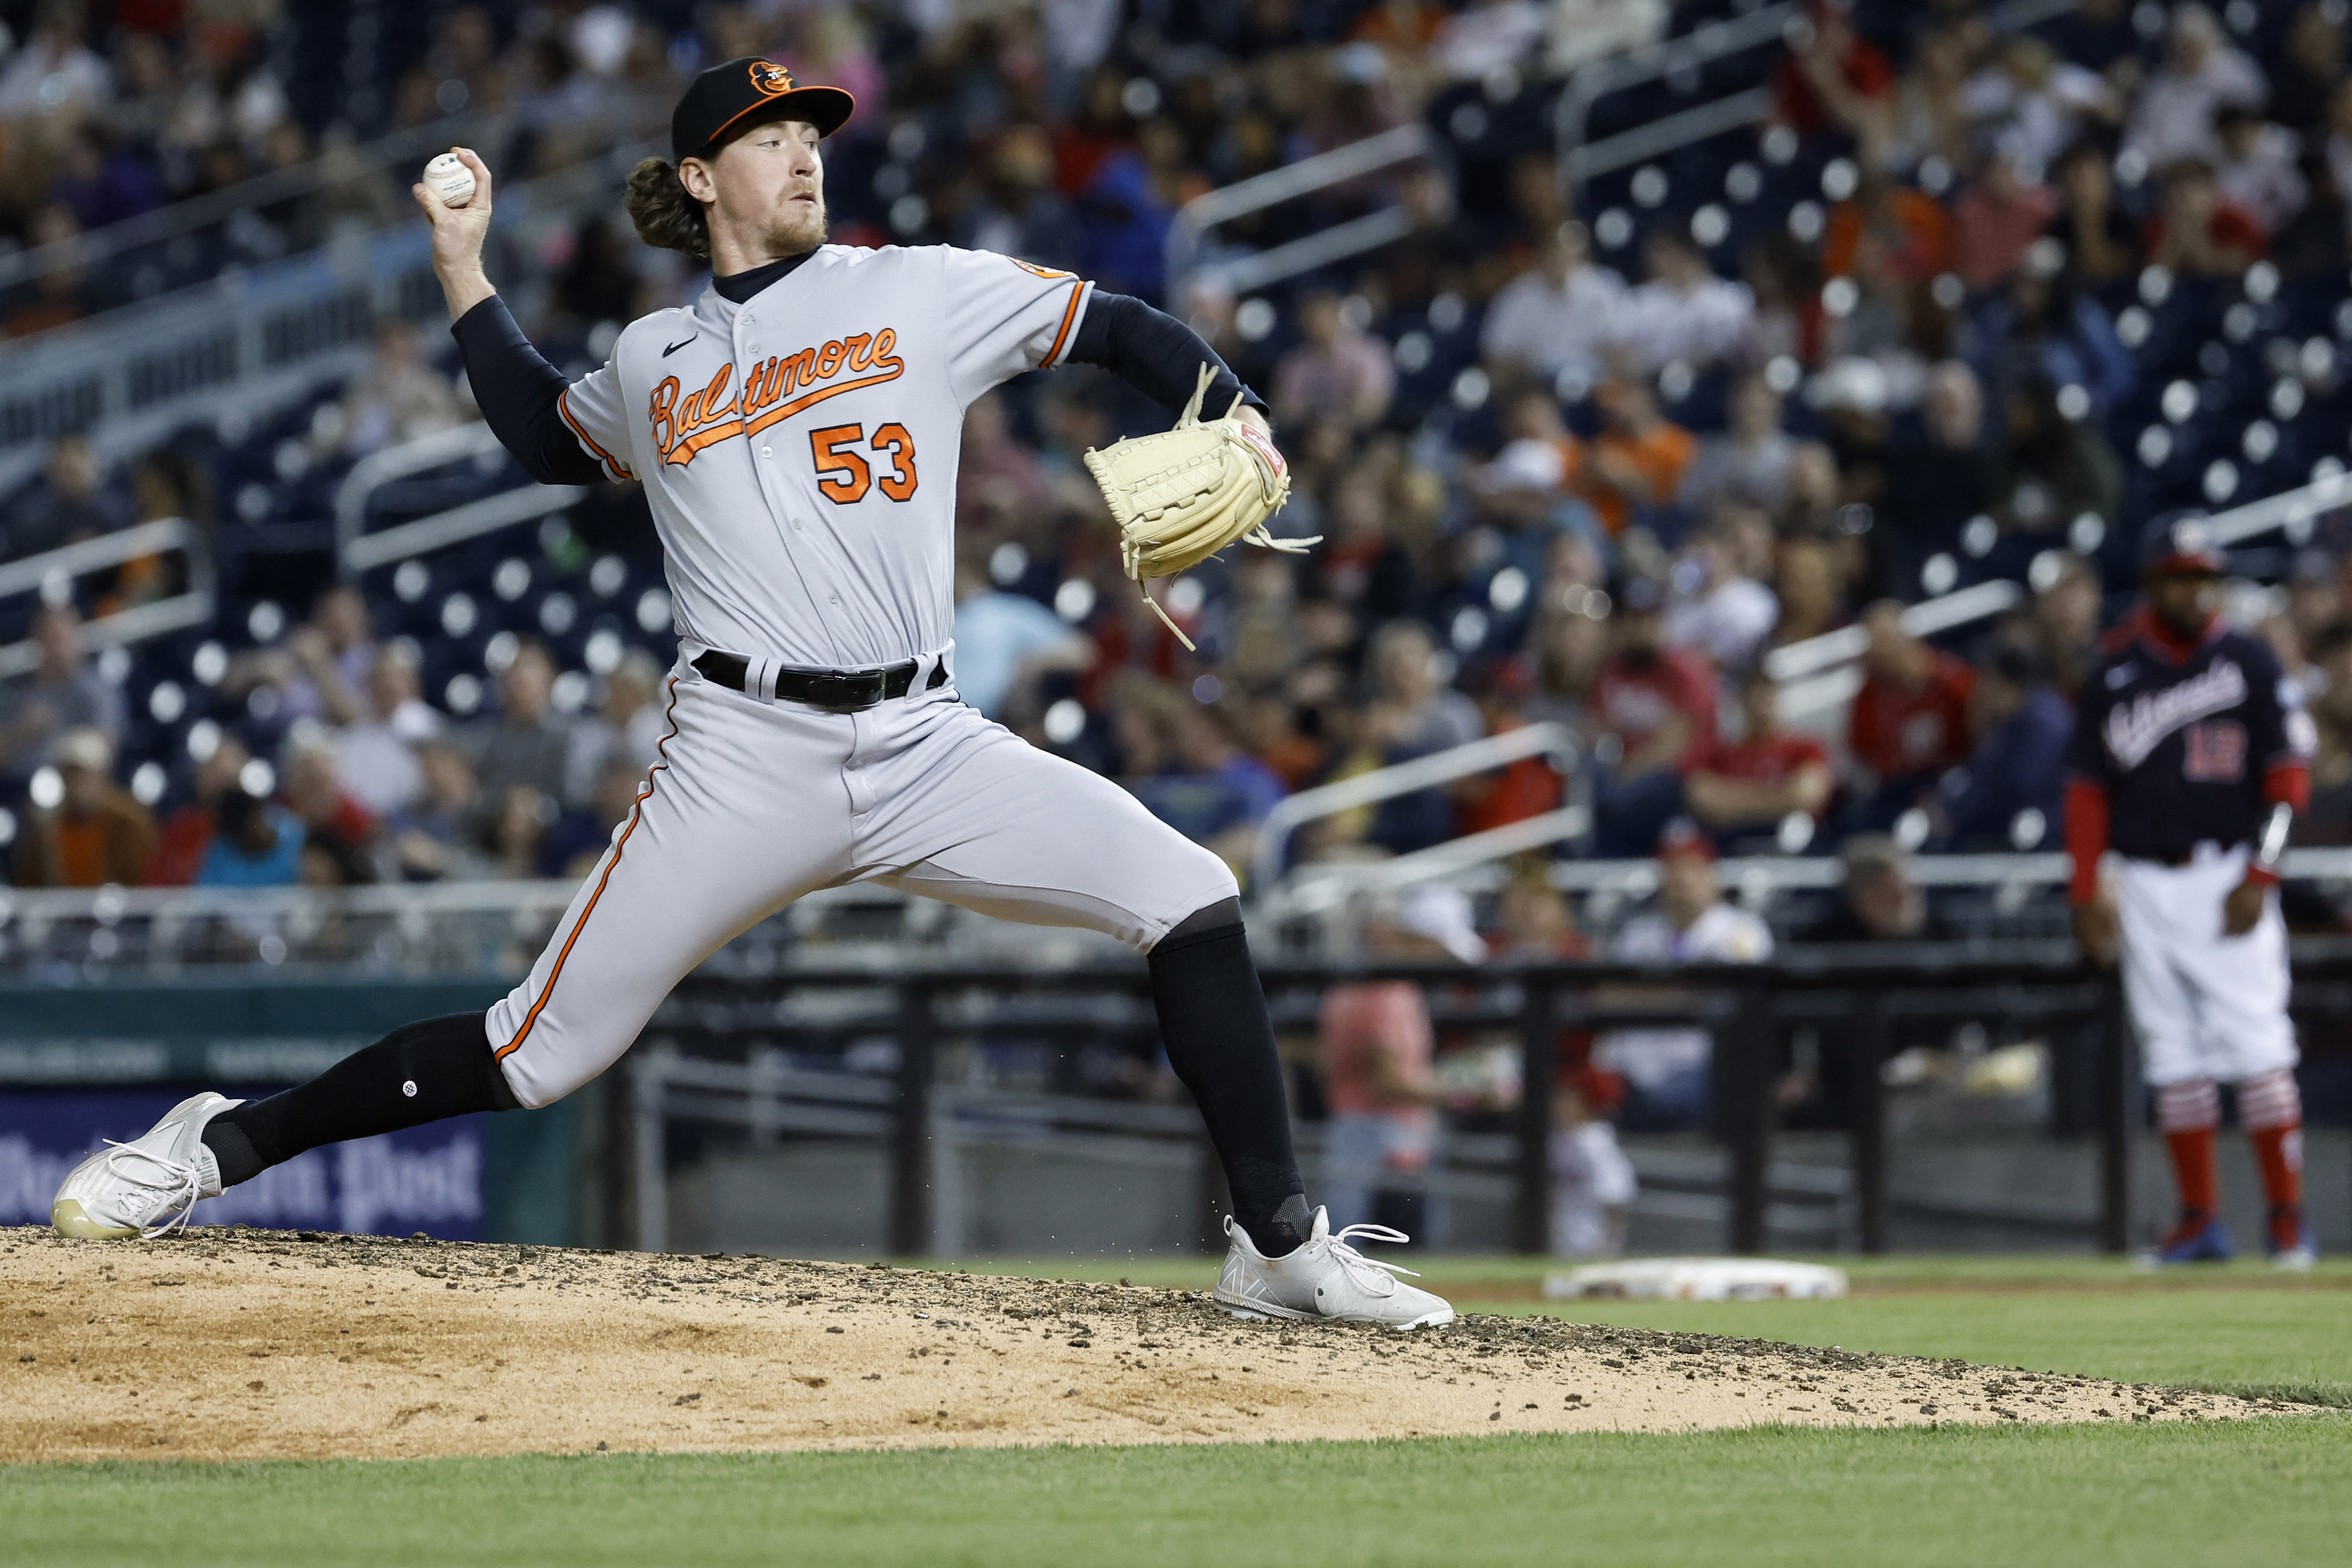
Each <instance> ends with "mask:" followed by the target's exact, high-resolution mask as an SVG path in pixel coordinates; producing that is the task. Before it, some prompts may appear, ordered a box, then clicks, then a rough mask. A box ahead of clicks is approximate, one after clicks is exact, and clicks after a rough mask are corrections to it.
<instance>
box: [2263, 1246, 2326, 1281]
mask: <svg viewBox="0 0 2352 1568" xmlns="http://www.w3.org/2000/svg"><path fill="white" fill-rule="evenodd" d="M2318 1261H2319V1252H2318V1250H2317V1249H2315V1248H2314V1247H2313V1246H2312V1245H2311V1243H2310V1242H2308V1241H2301V1242H2297V1243H2296V1244H2295V1245H2294V1246H2293V1247H2282V1248H2280V1249H2278V1250H2277V1251H2275V1252H2273V1253H2272V1254H2271V1267H2272V1268H2273V1269H2276V1270H2279V1271H2280V1272H2281V1273H2283V1274H2308V1273H2310V1272H2311V1270H2312V1266H2313V1265H2314V1264H2315V1263H2317V1262H2318Z"/></svg>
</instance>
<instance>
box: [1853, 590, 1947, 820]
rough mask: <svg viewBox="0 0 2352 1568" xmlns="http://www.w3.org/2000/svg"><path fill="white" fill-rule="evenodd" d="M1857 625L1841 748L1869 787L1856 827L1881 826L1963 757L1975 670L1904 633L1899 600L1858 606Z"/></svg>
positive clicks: (1915, 801)
mask: <svg viewBox="0 0 2352 1568" xmlns="http://www.w3.org/2000/svg"><path fill="white" fill-rule="evenodd" d="M1863 625H1864V628H1865V629H1866V630H1867V631H1868V632H1869V633H1870V643H1869V646H1868V648H1867V649H1866V650H1865V651H1864V653H1863V670H1864V677H1863V683H1862V690H1861V691H1859V692H1857V693H1856V694H1855V695H1854V699H1853V713H1852V714H1851V715H1850V716H1848V718H1847V721H1846V751H1847V753H1848V754H1849V755H1850V756H1851V757H1852V758H1853V761H1854V764H1855V766H1856V767H1857V768H1859V769H1861V770H1862V772H1863V773H1864V776H1865V777H1864V780H1863V782H1864V785H1865V787H1866V788H1867V789H1869V791H1870V793H1869V796H1868V798H1867V800H1865V802H1864V806H1863V808H1862V811H1861V816H1862V819H1863V821H1862V822H1861V824H1860V825H1861V826H1864V827H1868V828H1872V829H1881V830H1883V829H1885V827H1887V826H1889V825H1890V824H1892V822H1893V821H1894V820H1895V818H1896V817H1898V816H1900V815H1902V814H1903V813H1904V812H1905V811H1906V810H1910V809H1911V808H1912V807H1913V806H1916V805H1917V804H1918V803H1919V802H1920V800H1922V799H1924V798H1925V797H1926V796H1927V795H1928V794H1929V793H1930V792H1932V791H1933V790H1934V789H1935V787H1936V780H1937V779H1938V778H1940V777H1941V776H1942V775H1943V773H1944V772H1945V771H1946V770H1947V769H1948V768H1955V767H1958V765H1959V764H1960V763H1962V762H1964V761H1966V760H1967V759H1968V755H1969V695H1970V694H1971V693H1972V692H1973V691H1974V690H1975V687H1976V672H1975V671H1973V670H1971V669H1969V666H1968V665H1967V664H1965V663H1964V662H1962V661H1961V660H1959V659H1957V658H1955V657H1953V656H1952V655H1951V654H1949V653H1944V652H1943V651H1941V650H1940V649H1937V648H1934V647H1930V646H1929V645H1928V644H1927V643H1924V642H1922V641H1920V640H1919V639H1918V638H1916V637H1915V636H1913V635H1912V634H1911V633H1910V632H1906V631H1905V630H1904V629H1903V606H1902V605H1901V604H1899V603H1897V602H1896V601H1894V600H1891V599H1888V600H1882V601H1879V602H1878V603H1876V604H1874V605H1872V606H1871V607H1870V608H1869V609H1868V610H1867V611H1865V612H1864V613H1863Z"/></svg>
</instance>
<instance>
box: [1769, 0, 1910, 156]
mask: <svg viewBox="0 0 2352 1568" xmlns="http://www.w3.org/2000/svg"><path fill="white" fill-rule="evenodd" d="M1848 9H1849V6H1848V4H1847V0H1814V4H1813V5H1812V6H1811V9H1810V11H1809V13H1808V16H1809V17H1810V19H1811V24H1812V26H1811V37H1808V38H1806V39H1805V40H1804V41H1803V42H1802V43H1801V44H1800V45H1799V46H1798V47H1794V48H1792V49H1790V51H1789V55H1788V57H1787V58H1785V59H1783V60H1782V61H1781V62H1780V69H1779V70H1778V71H1777V72H1776V73H1775V74H1774V76H1773V78H1772V118H1773V119H1775V120H1779V121H1780V123H1781V124H1783V125H1786V126H1788V127H1790V129H1792V130H1794V131H1796V132H1797V133H1798V134H1799V135H1801V136H1814V135H1818V134H1819V133H1821V132H1822V131H1827V130H1829V129H1830V128H1831V127H1832V126H1834V127H1836V128H1837V129H1839V130H1841V131H1845V132H1847V133H1848V134H1849V135H1853V136H1856V137H1859V136H1860V135H1861V134H1862V133H1863V131H1864V127H1865V125H1866V123H1867V122H1868V121H1869V120H1872V119H1874V118H1875V117H1876V115H1881V114H1884V112H1885V110H1886V109H1887V108H1888V107H1890V106H1891V105H1892V104H1893V103H1894V101H1895V67H1894V66H1893V64H1891V63H1890V62H1889V61H1888V60H1887V58H1886V57H1885V55H1884V54H1883V53H1881V52H1880V51H1879V49H1878V48H1877V47H1875V46H1874V45H1873V44H1871V43H1870V42H1869V40H1867V39H1865V38H1864V37H1863V36H1862V35H1861V34H1859V33H1857V32H1855V31H1854V30H1853V19H1852V18H1851V17H1850V16H1848V15H1847V14H1846V13H1847V11H1848Z"/></svg>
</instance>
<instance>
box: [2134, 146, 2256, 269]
mask: <svg viewBox="0 0 2352 1568" xmlns="http://www.w3.org/2000/svg"><path fill="white" fill-rule="evenodd" d="M2267 244H2268V242H2267V241H2266V239H2265V238H2264V237H2263V225H2260V224H2258V223H2256V222H2255V221H2254V220H2253V219H2252V217H2251V216H2249V215H2248V214H2246V212H2245V211H2244V210H2243V209H2242V208H2240V207H2236V206H2233V205H2231V204H2230V203H2228V202H2226V201H2224V200H2222V199H2221V186H2220V184H2219V183H2216V181H2215V180H2214V178H2213V170H2212V167H2211V165H2210V164H2207V163H2203V162H2199V161H2198V160H2197V159H2194V158H2184V159H2182V160H2181V161H2180V162H2178V163H2175V164H2174V165H2173V166H2172V167H2171V168H2170V169H2168V170H2167V171H2166V172H2165V175H2164V204H2163V205H2162V206H2161V207H2159V208H2158V209H2157V211H2156V213H2155V214H2154V215H2153V216H2151V217H2150V218H2149V219H2148V220H2147V233H2146V235H2145V236H2144V243H2143V245H2142V246H2141V248H2142V249H2143V250H2144V251H2145V252H2146V253H2147V259H2148V260H2149V261H2150V262H2152V263H2154V264H2155V265H2156V266H2158V267H2168V268H2169V269H2170V270H2171V271H2172V273H2173V275H2174V276H2175V277H2236V276H2237V275H2238V274H2240V273H2242V272H2243V271H2245V270H2246V268H2248V267H2252V265H2253V264H2254V263H2255V262H2257V261H2260V260H2261V259H2262V257H2263V250H2264V249H2265V248H2266V246H2267Z"/></svg>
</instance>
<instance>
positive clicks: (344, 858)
mask: <svg viewBox="0 0 2352 1568" xmlns="http://www.w3.org/2000/svg"><path fill="white" fill-rule="evenodd" d="M286 804H287V805H288V806H289V808H290V809H291V810H293V812H294V814H295V815H296V816H297V817H299V818H300V819H301V821H302V828H303V846H304V849H305V852H309V851H310V850H314V849H315V850H318V851H320V852H323V853H325V854H327V855H330V856H331V857H332V858H333V859H334V860H335V861H336V862H337V863H338V868H339V874H338V878H337V883H336V884H337V885H348V884H350V883H359V882H373V881H374V880H375V876H374V874H373V871H372V870H371V869H370V868H369V865H368V861H367V855H368V852H369V850H370V849H371V848H372V847H373V844H374V842H375V839H376V835H377V834H378V833H379V832H380V831H382V826H383V825H382V823H380V822H379V821H377V819H376V815H375V813H374V812H373V811H371V810H368V809H367V807H366V806H364V805H363V804H362V803H361V801H360V800H359V798H358V797H357V796H355V795H353V794H352V792H351V791H350V790H348V789H344V788H343V776H342V770H341V765H340V764H338V763H337V761H336V760H335V751H334V747H331V746H329V745H327V744H325V743H324V742H319V743H313V744H308V745H301V744H298V745H296V746H295V747H292V748H291V755H290V756H289V758H287V763H286Z"/></svg>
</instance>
